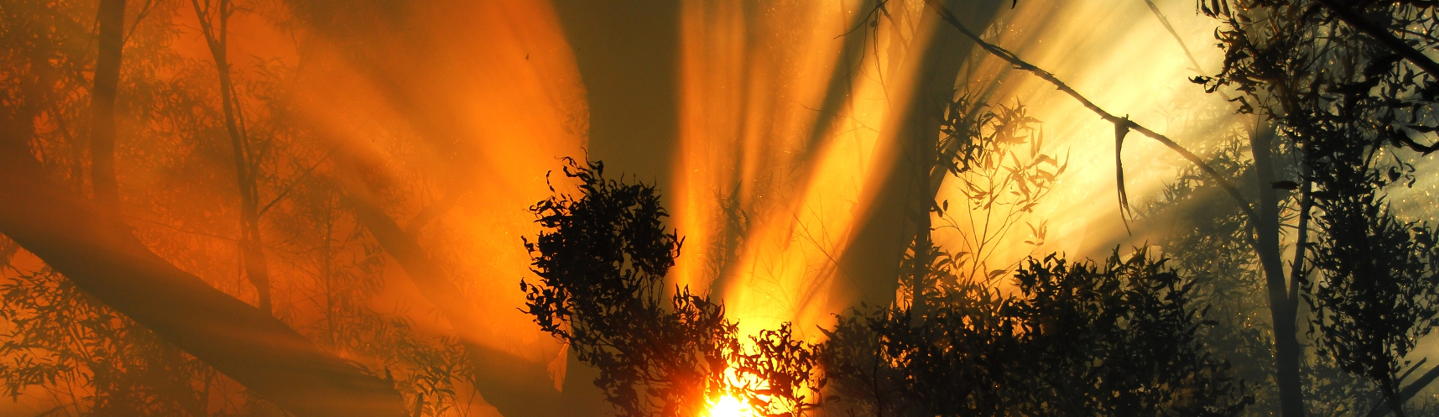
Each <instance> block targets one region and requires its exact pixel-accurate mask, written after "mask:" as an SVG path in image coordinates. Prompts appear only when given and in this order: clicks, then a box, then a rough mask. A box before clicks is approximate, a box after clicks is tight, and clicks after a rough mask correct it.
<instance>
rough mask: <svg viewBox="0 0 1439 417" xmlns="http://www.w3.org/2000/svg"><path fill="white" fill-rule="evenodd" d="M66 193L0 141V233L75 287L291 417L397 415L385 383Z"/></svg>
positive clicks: (25, 154) (396, 401) (397, 401)
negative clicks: (185, 267) (164, 255)
mask: <svg viewBox="0 0 1439 417" xmlns="http://www.w3.org/2000/svg"><path fill="white" fill-rule="evenodd" d="M65 190H66V188H65V187H62V186H60V185H58V184H54V183H52V182H51V181H49V180H48V179H47V178H46V175H45V173H44V171H43V169H42V168H41V167H40V164H39V162H38V161H36V160H35V159H34V157H33V156H32V155H31V154H30V152H29V150H28V148H27V146H26V145H25V143H24V142H20V141H14V140H9V141H5V142H4V143H0V202H4V203H0V233H3V234H4V235H6V236H8V237H9V238H11V239H13V240H14V241H15V242H17V243H19V244H20V246H21V247H23V248H25V250H27V251H30V252H31V253H33V254H35V255H36V256H37V257H39V258H40V259H41V260H43V261H45V263H46V264H47V265H49V266H50V267H51V268H53V269H54V270H55V271H57V272H59V273H61V274H63V275H64V276H65V277H66V278H67V279H69V280H70V281H71V282H73V283H74V284H75V286H76V287H79V288H80V289H81V290H84V291H85V292H86V293H88V294H90V295H91V296H93V297H95V299H96V300H98V301H100V302H102V303H105V304H106V305H108V306H110V307H111V308H113V309H115V311H117V312H119V313H121V314H124V315H125V316H127V317H129V318H130V319H132V320H135V322H136V323H139V324H140V325H142V326H145V327H146V328H148V329H150V330H151V331H153V332H155V334H156V335H157V336H159V338H160V339H161V340H164V341H166V342H169V343H171V344H174V345H175V346H177V347H179V348H180V349H183V350H184V351H186V352H188V353H190V354H191V355H194V356H195V357H196V358H199V359H200V360H201V361H204V362H205V363H207V364H209V365H210V366H213V367H214V368H215V369H216V370H218V371H220V372H222V373H224V374H225V375H227V376H229V377H230V378H232V379H234V380H235V381H237V382H239V383H240V384H242V385H244V386H245V387H246V388H248V389H249V390H251V391H252V392H254V393H256V394H258V395H259V396H261V397H263V398H266V399H268V400H270V401H273V402H274V403H275V404H277V405H279V406H280V407H282V408H284V409H285V410H287V411H289V412H291V413H293V414H295V415H297V416H304V417H330V416H334V417H342V416H374V417H382V416H383V417H395V416H400V415H402V414H403V413H404V411H403V410H404V407H403V400H402V399H401V397H400V395H399V394H398V393H397V392H396V391H395V388H394V385H393V384H394V383H393V381H386V380H382V379H380V378H378V377H375V376H373V375H370V374H368V373H366V372H365V371H364V370H363V369H360V368H359V367H357V366H355V365H353V364H352V363H351V362H349V361H347V360H345V359H343V358H340V357H337V356H335V355H332V354H330V353H328V352H325V351H323V350H321V349H320V348H319V347H317V346H316V345H315V344H314V343H312V342H311V341H310V340H308V339H306V338H305V337H304V336H301V335H300V334H299V333H297V332H295V331H294V330H293V329H291V328H290V327H288V326H287V325H285V323H283V322H280V321H279V320H276V319H274V318H272V317H270V316H269V315H267V314H265V313H264V312H261V311H260V310H258V309H256V308H254V307H251V306H250V305H248V304H246V303H244V302H242V301H240V300H237V299H235V298H234V297H230V296H229V295H226V294H225V293H223V292H220V291H219V290H216V289H215V288H213V287H211V286H209V285H208V284H206V283H205V282H204V281H202V280H201V279H200V278H199V277H196V276H195V275H192V274H190V273H187V272H185V271H182V270H180V269H179V268H177V267H175V266H174V265H172V264H170V263H169V262H167V261H165V260H164V259H162V258H160V257H159V256H158V255H156V254H155V253H154V252H151V251H150V250H149V249H148V248H146V247H145V245H144V244H142V243H141V242H140V241H139V240H138V239H137V238H135V236H134V235H132V234H131V233H130V231H129V229H128V228H127V227H126V226H125V225H124V223H123V222H121V221H120V220H119V218H118V216H117V215H115V214H113V213H112V212H108V211H104V210H100V209H98V208H96V207H95V206H94V204H93V203H91V202H89V201H87V200H86V199H84V198H81V197H80V196H77V195H73V194H71V193H69V192H68V191H65Z"/></svg>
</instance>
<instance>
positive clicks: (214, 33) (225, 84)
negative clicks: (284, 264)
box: [190, 0, 272, 314]
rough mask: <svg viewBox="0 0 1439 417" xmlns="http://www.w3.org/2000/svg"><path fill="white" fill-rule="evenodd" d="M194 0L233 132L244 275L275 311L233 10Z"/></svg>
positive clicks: (265, 306) (262, 303)
mask: <svg viewBox="0 0 1439 417" xmlns="http://www.w3.org/2000/svg"><path fill="white" fill-rule="evenodd" d="M201 1H202V0H191V2H190V3H191V4H192V5H194V7H195V16H196V17H198V18H199V20H200V29H201V33H203V34H204V35H205V43H206V44H207V45H208V46H209V47H210V55H211V56H212V57H214V60H215V69H216V70H218V71H219V76H220V102H221V111H222V112H223V113H224V116H225V132H226V133H227V134H229V136H230V148H231V149H232V150H233V152H232V153H233V155H234V160H235V182H236V185H237V186H238V188H239V190H240V242H239V243H240V252H241V254H242V258H243V259H244V265H245V277H246V278H248V279H249V280H250V284H251V285H254V286H255V292H256V293H257V295H258V298H259V307H260V311H264V312H265V313H266V314H272V308H271V306H270V270H269V264H268V262H266V260H265V247H264V244H263V241H262V240H261V238H260V214H259V204H260V203H259V200H260V198H259V197H260V196H259V188H258V187H257V185H256V180H255V172H254V171H255V170H254V169H253V167H254V166H253V165H252V159H251V158H252V155H251V152H250V146H249V141H248V140H247V138H246V137H245V134H244V132H243V131H241V129H240V121H239V116H238V113H239V102H238V98H237V97H236V96H235V83H234V81H233V80H232V79H231V78H230V63H229V60H228V54H227V51H226V48H227V47H228V43H229V34H228V29H229V22H230V14H231V13H233V11H234V9H233V8H232V6H231V4H230V1H229V0H218V1H217V2H216V3H213V4H212V3H210V2H209V1H208V0H205V3H204V5H203V6H202V5H201ZM212 7H213V8H217V9H218V10H214V11H213V12H214V13H215V14H216V15H218V16H217V17H218V22H211V20H210V14H211V12H212V10H211V8H212Z"/></svg>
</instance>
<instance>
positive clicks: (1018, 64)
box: [924, 0, 1258, 225]
mask: <svg viewBox="0 0 1439 417" xmlns="http://www.w3.org/2000/svg"><path fill="white" fill-rule="evenodd" d="M924 2H925V4H926V5H929V7H930V8H932V9H934V11H935V12H936V13H938V14H939V17H940V18H942V19H944V21H945V22H948V23H949V25H950V26H954V28H955V29H959V32H960V33H962V34H964V36H965V37H968V38H969V39H970V40H973V41H974V42H975V43H976V44H979V46H980V47H981V48H984V50H985V52H989V54H990V55H994V56H995V57H998V58H999V59H1003V60H1005V61H1007V62H1009V63H1010V64H1011V65H1014V67H1015V69H1019V70H1023V71H1027V72H1029V73H1031V74H1034V75H1035V76H1038V77H1039V78H1041V79H1044V80H1045V81H1048V82H1049V83H1050V84H1053V85H1054V86H1055V88H1057V89H1059V91H1060V92H1063V93H1065V94H1068V95H1069V96H1070V97H1073V98H1074V99H1075V100H1076V101H1078V102H1079V104H1080V105H1083V106H1084V108H1087V109H1089V110H1090V111H1093V112H1094V113H1095V114H1098V115H1099V117H1100V118H1103V119H1104V120H1105V121H1107V122H1110V123H1113V124H1114V128H1115V131H1116V136H1118V134H1119V133H1118V132H1121V131H1126V130H1130V129H1132V130H1134V131H1136V132H1139V133H1140V134H1142V135H1144V136H1148V137H1149V138H1150V139H1154V140H1155V141H1157V142H1159V143H1160V144H1163V145H1164V146H1165V147H1168V148H1169V149H1171V150H1173V151H1174V152H1175V153H1178V154H1179V156H1182V157H1184V159H1186V160H1188V161H1189V162H1190V163H1193V164H1194V166H1195V167H1198V168H1199V170H1201V171H1204V173H1205V174H1208V175H1209V177H1210V178H1211V179H1213V180H1214V182H1215V183H1216V184H1218V185H1219V187H1220V188H1223V189H1224V191H1225V192H1228V193H1229V196H1230V197H1233V198H1234V203H1235V205H1238V206H1239V209H1240V210H1242V211H1243V212H1244V215H1245V216H1246V217H1248V218H1249V222H1250V224H1251V225H1252V224H1254V222H1255V221H1257V220H1258V215H1256V214H1255V213H1254V208H1253V207H1251V206H1250V205H1249V202H1247V201H1245V200H1244V196H1243V195H1241V194H1240V193H1239V189H1237V188H1234V185H1232V184H1230V183H1229V180H1227V179H1225V178H1224V177H1223V176H1221V175H1219V172H1218V171H1215V170H1214V168H1212V167H1210V166H1209V164H1207V163H1205V162H1204V160H1203V159H1200V158H1199V156H1198V155H1195V154H1194V153H1193V152H1189V150H1188V149H1184V147H1182V146H1179V144H1177V143H1175V142H1174V141H1173V140H1170V139H1169V138H1168V137H1165V136H1164V135H1161V134H1159V133H1156V132H1155V131H1153V130H1149V128H1147V127H1144V126H1142V125H1140V124H1138V123H1135V122H1133V121H1131V120H1129V119H1128V118H1126V117H1119V116H1115V115H1114V114H1112V113H1110V112H1107V111H1105V110H1104V109H1102V108H1100V107H1099V106H1098V105H1096V104H1094V102H1091V101H1089V99H1087V98H1085V97H1084V96H1083V95H1080V94H1079V92H1077V91H1074V89H1073V88H1070V87H1069V85H1068V84H1065V83H1064V81H1060V80H1059V78H1058V77H1055V76H1054V74H1051V73H1049V71H1045V70H1044V69H1041V68H1039V67H1036V66H1034V65H1033V64H1030V63H1028V62H1025V61H1024V60H1022V59H1019V57H1018V56H1016V55H1014V53H1013V52H1010V51H1009V50H1006V49H1004V48H1001V47H999V46H998V45H994V44H991V43H989V42H985V41H984V39H982V38H980V37H979V35H977V34H975V33H974V32H971V31H970V30H969V29H968V28H966V27H965V26H964V24H963V23H960V22H959V19H958V18H956V17H955V16H954V13H951V12H950V11H949V8H947V7H945V6H944V5H943V4H940V3H939V2H938V1H937V0H924ZM1115 151H1116V152H1118V149H1116V150H1115ZM1115 169H1118V170H1121V173H1120V175H1121V178H1123V177H1122V176H1123V173H1122V172H1123V171H1122V168H1120V167H1115ZM1119 187H1120V194H1121V197H1120V198H1121V199H1123V188H1124V184H1120V185H1119ZM1120 209H1121V211H1127V210H1128V208H1127V207H1121V208H1120Z"/></svg>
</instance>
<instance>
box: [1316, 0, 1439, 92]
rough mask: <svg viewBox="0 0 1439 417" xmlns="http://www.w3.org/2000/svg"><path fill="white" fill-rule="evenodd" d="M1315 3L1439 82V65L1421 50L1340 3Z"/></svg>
mask: <svg viewBox="0 0 1439 417" xmlns="http://www.w3.org/2000/svg"><path fill="white" fill-rule="evenodd" d="M1314 1H1315V2H1316V3H1319V4H1320V5H1323V6H1324V8H1326V9H1329V11H1330V12H1331V13H1333V14H1334V17H1337V18H1339V20H1340V21H1343V22H1344V23H1345V24H1347V25H1349V27H1352V28H1354V30H1357V31H1359V32H1360V33H1363V34H1365V35H1369V37H1370V38H1374V40H1376V41H1379V43H1380V44H1382V45H1384V47H1385V48H1389V50H1391V51H1394V53H1396V54H1399V56H1402V57H1404V60H1406V61H1409V62H1410V63H1412V64H1414V65H1415V66H1418V67H1419V68H1420V69H1423V70H1424V72H1427V73H1429V76H1430V77H1433V78H1434V79H1435V80H1439V63H1436V62H1434V60H1432V59H1429V57H1428V56H1426V55H1424V53H1423V52H1419V50H1417V49H1414V48H1413V47H1411V46H1409V44H1407V43H1404V40H1402V39H1399V38H1397V37H1395V36H1394V34H1392V33H1389V32H1387V31H1385V30H1384V29H1383V28H1379V27H1375V26H1374V24H1372V23H1369V21H1367V20H1364V17H1363V16H1360V15H1359V14H1358V13H1355V12H1354V10H1351V9H1349V8H1348V7H1345V6H1344V5H1342V4H1339V3H1338V2H1335V1H1334V0H1314Z"/></svg>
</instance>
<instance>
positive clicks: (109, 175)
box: [90, 0, 125, 211]
mask: <svg viewBox="0 0 1439 417" xmlns="http://www.w3.org/2000/svg"><path fill="white" fill-rule="evenodd" d="M95 20H96V21H97V22H98V23H99V25H100V36H99V40H98V42H97V43H98V44H99V49H100V53H99V56H98V57H97V58H96V60H95V85H94V88H93V89H91V90H90V184H91V186H92V187H94V191H95V201H96V202H98V203H99V204H100V207H109V208H111V209H114V210H117V211H118V210H119V207H120V205H119V204H120V193H119V190H118V185H117V183H116V181H115V92H116V90H117V89H118V86H119V84H120V56H121V53H120V52H121V49H122V48H123V47H124V46H125V0H101V1H100V11H99V13H98V14H97V15H96V19H95Z"/></svg>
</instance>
